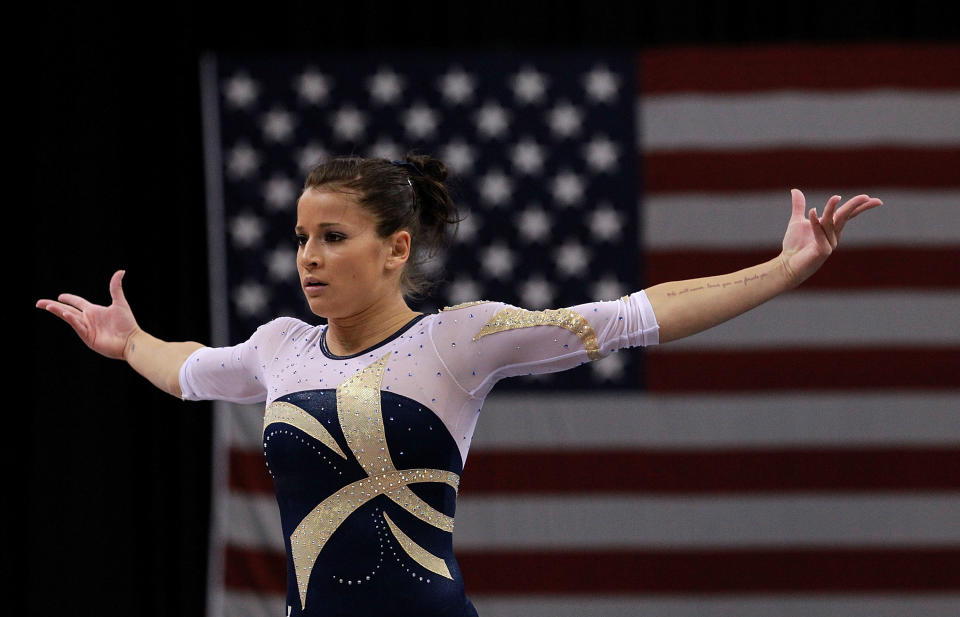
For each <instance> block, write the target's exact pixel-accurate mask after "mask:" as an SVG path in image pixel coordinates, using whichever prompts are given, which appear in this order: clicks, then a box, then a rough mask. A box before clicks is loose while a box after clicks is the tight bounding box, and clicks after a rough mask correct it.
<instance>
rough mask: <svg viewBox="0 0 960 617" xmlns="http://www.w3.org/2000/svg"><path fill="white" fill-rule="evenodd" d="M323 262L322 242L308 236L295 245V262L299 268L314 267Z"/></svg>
mask: <svg viewBox="0 0 960 617" xmlns="http://www.w3.org/2000/svg"><path fill="white" fill-rule="evenodd" d="M322 263H323V243H322V242H317V241H315V240H313V239H312V238H308V239H307V241H306V242H304V243H303V244H302V245H300V246H299V247H297V264H298V265H299V266H300V267H301V268H316V267H318V266H320V265H321V264H322Z"/></svg>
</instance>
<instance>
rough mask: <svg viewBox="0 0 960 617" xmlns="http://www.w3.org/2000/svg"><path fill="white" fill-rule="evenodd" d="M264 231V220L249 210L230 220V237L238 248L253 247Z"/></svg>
mask: <svg viewBox="0 0 960 617" xmlns="http://www.w3.org/2000/svg"><path fill="white" fill-rule="evenodd" d="M263 232H264V229H263V221H262V220H260V217H257V216H254V215H253V214H251V213H249V212H244V213H243V214H239V215H237V216H235V217H233V219H231V220H230V237H231V238H232V239H233V243H234V244H235V245H236V246H237V247H238V248H241V249H248V248H251V247H253V246H254V245H256V244H257V243H259V242H260V239H261V238H262V237H263Z"/></svg>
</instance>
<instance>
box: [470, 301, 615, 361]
mask: <svg viewBox="0 0 960 617" xmlns="http://www.w3.org/2000/svg"><path fill="white" fill-rule="evenodd" d="M534 326H557V327H560V328H563V329H565V330H569V331H570V332H573V333H574V334H576V335H577V336H578V337H579V338H580V342H582V343H583V348H584V349H585V350H586V352H587V357H588V358H590V359H591V360H599V359H600V358H602V357H603V356H601V355H600V344H599V343H598V342H597V333H596V332H594V330H593V326H591V325H590V322H588V321H587V319H586V317H584V316H583V315H581V314H580V313H577V312H576V311H572V310H570V309H549V310H546V311H528V310H526V309H518V308H505V309H503V310H502V311H500V312H499V313H497V314H496V315H494V316H493V317H492V318H491V319H490V321H488V322H487V323H486V324H484V326H483V327H482V328H480V332H478V333H477V335H476V336H474V337H473V340H475V341H476V340H479V339H481V338H483V337H485V336H488V335H490V334H496V333H497V332H506V331H507V330H515V329H517V328H532V327H534Z"/></svg>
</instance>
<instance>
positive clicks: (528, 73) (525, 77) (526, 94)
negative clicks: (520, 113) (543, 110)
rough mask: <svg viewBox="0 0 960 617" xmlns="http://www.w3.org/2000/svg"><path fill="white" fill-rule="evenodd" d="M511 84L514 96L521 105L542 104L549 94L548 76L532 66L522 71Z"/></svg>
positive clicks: (513, 78)
mask: <svg viewBox="0 0 960 617" xmlns="http://www.w3.org/2000/svg"><path fill="white" fill-rule="evenodd" d="M510 83H511V87H512V88H513V95H514V96H515V97H516V98H517V101H519V102H520V103H525V104H530V103H540V102H541V101H543V99H544V96H545V95H546V92H547V76H546V75H544V74H543V73H538V72H537V70H536V69H535V68H533V67H530V66H527V67H524V68H523V69H521V70H520V72H519V73H517V74H516V75H514V76H513V77H512V78H511V80H510Z"/></svg>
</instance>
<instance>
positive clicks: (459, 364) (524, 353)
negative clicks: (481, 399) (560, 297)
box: [431, 291, 659, 396]
mask: <svg viewBox="0 0 960 617" xmlns="http://www.w3.org/2000/svg"><path fill="white" fill-rule="evenodd" d="M431 339H432V340H433V342H434V345H435V346H436V349H437V353H438V355H439V356H440V358H441V360H442V361H443V363H444V364H445V365H446V366H447V369H448V371H450V373H451V374H453V375H454V376H455V379H456V380H457V382H458V383H459V385H460V386H461V387H462V388H463V389H464V390H466V391H467V392H469V393H470V394H471V395H472V396H485V395H486V392H487V391H489V389H490V388H491V387H492V386H493V384H494V383H495V382H496V381H497V380H499V379H502V378H504V377H512V376H516V375H525V374H528V373H551V372H556V371H563V370H567V369H570V368H573V367H575V366H578V365H580V364H583V363H585V362H589V361H591V360H596V359H599V358H602V357H603V356H605V355H607V354H609V353H611V352H613V351H616V350H618V349H623V348H626V347H638V346H645V345H656V344H657V342H658V340H659V326H658V325H657V320H656V316H655V315H654V313H653V308H652V307H651V306H650V301H649V300H648V299H647V295H646V293H644V292H643V291H638V292H636V293H634V294H631V295H630V296H625V297H624V298H621V299H620V300H614V301H609V302H593V303H590V304H581V305H578V306H573V307H570V308H565V309H552V310H546V311H528V310H525V309H519V308H517V307H513V306H510V305H506V304H502V303H498V302H486V303H482V304H475V305H471V306H465V307H463V308H457V309H453V310H448V311H445V312H444V313H441V315H440V316H439V317H438V319H437V320H435V321H434V322H433V327H432V330H431Z"/></svg>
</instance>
